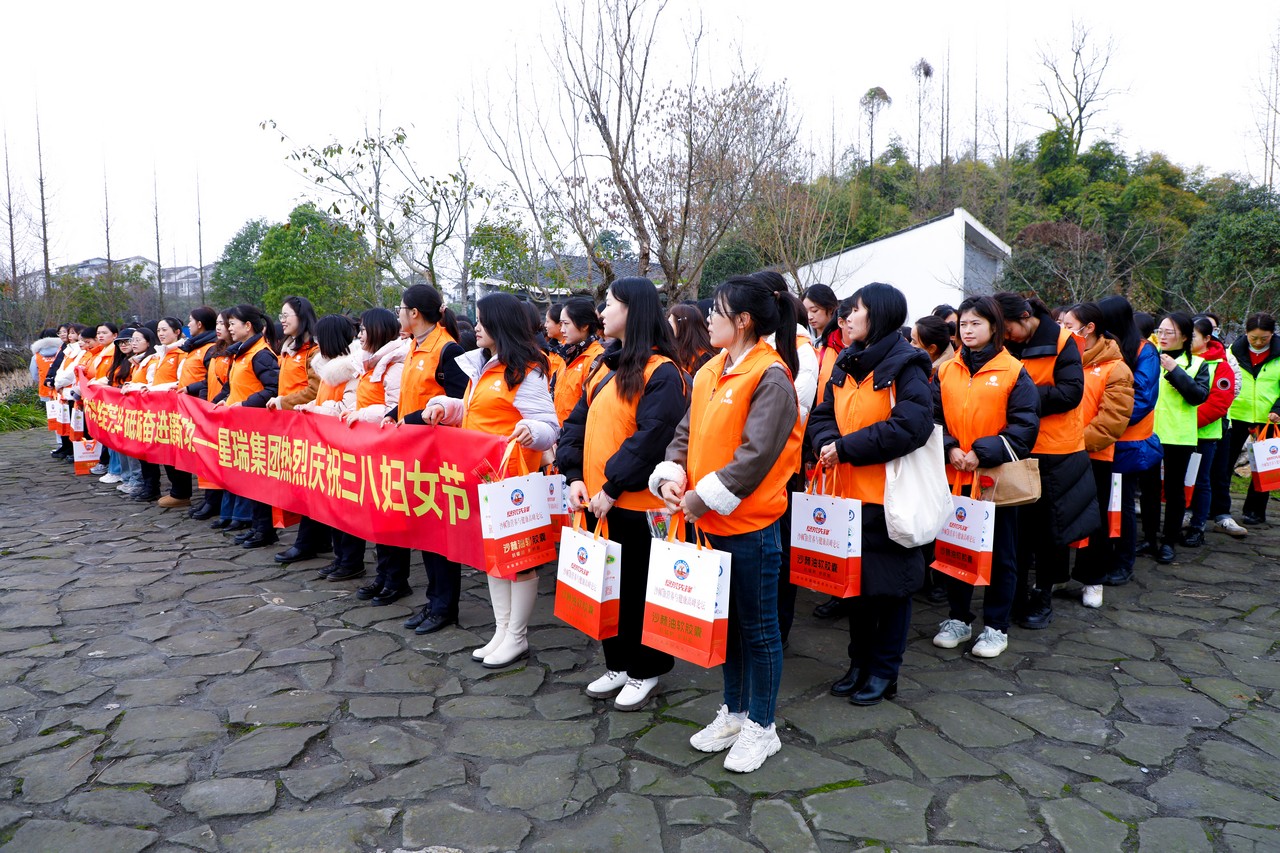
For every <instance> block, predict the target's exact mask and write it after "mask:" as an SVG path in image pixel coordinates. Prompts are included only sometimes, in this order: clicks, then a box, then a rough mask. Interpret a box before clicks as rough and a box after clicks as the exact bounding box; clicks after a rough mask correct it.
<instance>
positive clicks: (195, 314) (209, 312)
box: [188, 305, 218, 332]
mask: <svg viewBox="0 0 1280 853" xmlns="http://www.w3.org/2000/svg"><path fill="white" fill-rule="evenodd" d="M189 313H190V314H191V319H192V320H195V321H196V322H197V323H199V324H200V328H202V329H203V330H204V331H206V332H212V331H214V324H216V323H217V322H218V314H217V312H215V311H214V310H213V309H212V308H210V307H209V306H208V305H200V306H197V307H195V308H192V309H191V311H190V312H189ZM188 331H191V330H190V329H188Z"/></svg>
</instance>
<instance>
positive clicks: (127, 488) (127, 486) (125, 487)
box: [116, 482, 133, 492]
mask: <svg viewBox="0 0 1280 853" xmlns="http://www.w3.org/2000/svg"><path fill="white" fill-rule="evenodd" d="M116 491H118V492H132V491H133V484H132V483H125V482H121V483H120V485H118V486H116Z"/></svg>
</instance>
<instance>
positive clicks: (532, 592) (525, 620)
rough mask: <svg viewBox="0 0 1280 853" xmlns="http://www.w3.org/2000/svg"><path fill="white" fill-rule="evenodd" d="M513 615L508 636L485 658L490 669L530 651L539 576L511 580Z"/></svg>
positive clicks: (508, 622) (509, 620)
mask: <svg viewBox="0 0 1280 853" xmlns="http://www.w3.org/2000/svg"><path fill="white" fill-rule="evenodd" d="M508 586H509V587H510V590H511V592H510V595H511V615H510V618H509V619H508V621H507V636H506V637H504V638H503V640H502V644H501V645H500V646H498V648H497V649H496V650H495V651H493V652H492V653H491V654H490V655H488V656H487V657H486V658H485V659H484V665H485V666H487V667H489V668H490V669H497V668H498V667H503V666H507V665H509V664H511V663H514V662H515V661H517V660H519V659H520V658H522V657H524V656H525V655H527V654H528V653H529V641H528V639H527V633H528V630H529V617H530V616H532V615H533V606H534V604H536V603H537V601H538V578H537V576H536V575H535V576H534V577H531V578H529V579H528V580H516V581H511V582H510V583H509V584H508Z"/></svg>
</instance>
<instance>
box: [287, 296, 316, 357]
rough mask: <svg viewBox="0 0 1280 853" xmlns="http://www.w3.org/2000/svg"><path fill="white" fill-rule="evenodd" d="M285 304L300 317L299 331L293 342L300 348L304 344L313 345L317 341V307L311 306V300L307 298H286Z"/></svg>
mask: <svg viewBox="0 0 1280 853" xmlns="http://www.w3.org/2000/svg"><path fill="white" fill-rule="evenodd" d="M284 304H285V305H288V306H289V307H290V308H292V309H293V313H294V314H297V315H298V331H297V333H296V334H295V335H293V342H294V343H295V344H297V345H298V346H299V347H302V346H303V345H304V344H308V343H311V342H312V341H314V340H315V339H316V323H318V322H319V321H318V320H317V319H316V309H315V306H314V305H312V304H311V300H310V299H308V298H307V297H305V296H286V297H285V298H284Z"/></svg>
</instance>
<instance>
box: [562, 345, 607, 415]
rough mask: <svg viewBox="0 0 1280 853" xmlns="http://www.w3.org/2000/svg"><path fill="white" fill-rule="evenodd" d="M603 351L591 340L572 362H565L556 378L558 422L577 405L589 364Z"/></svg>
mask: <svg viewBox="0 0 1280 853" xmlns="http://www.w3.org/2000/svg"><path fill="white" fill-rule="evenodd" d="M603 352H604V347H602V346H601V345H600V342H599V341H592V342H591V344H590V346H588V347H587V348H586V349H585V350H583V351H582V355H580V356H578V357H577V358H575V359H574V360H573V363H572V364H566V365H565V368H564V371H563V372H562V373H561V374H560V378H559V379H558V380H556V393H555V404H556V418H557V419H558V420H559V421H560V423H562V424H563V423H564V422H565V419H566V418H568V417H569V414H570V413H571V412H572V411H573V407H574V406H576V405H578V400H580V399H581V398H582V385H583V383H584V382H586V379H587V371H589V370H590V369H591V364H592V363H593V362H594V361H595V360H596V357H597V356H599V355H600V354H601V353H603Z"/></svg>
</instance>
